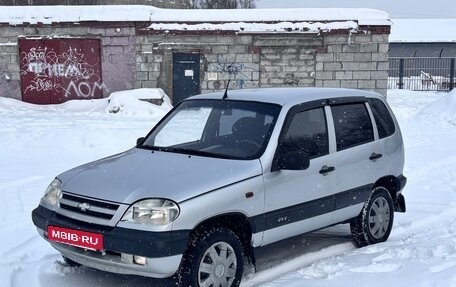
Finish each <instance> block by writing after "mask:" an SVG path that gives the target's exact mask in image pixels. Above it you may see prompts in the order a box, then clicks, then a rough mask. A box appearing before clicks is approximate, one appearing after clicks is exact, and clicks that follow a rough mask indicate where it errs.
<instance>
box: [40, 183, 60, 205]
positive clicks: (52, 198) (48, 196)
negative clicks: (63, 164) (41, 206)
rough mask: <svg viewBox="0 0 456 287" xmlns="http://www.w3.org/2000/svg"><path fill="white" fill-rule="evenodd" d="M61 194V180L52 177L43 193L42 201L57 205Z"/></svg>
mask: <svg viewBox="0 0 456 287" xmlns="http://www.w3.org/2000/svg"><path fill="white" fill-rule="evenodd" d="M61 196H62V182H61V181H60V180H58V179H57V178H56V179H54V180H53V181H52V182H51V183H50V184H49V186H48V187H47V189H46V191H45V192H44V195H43V198H42V199H43V201H44V202H45V203H47V204H48V205H50V206H54V207H55V206H57V204H58V202H59V199H60V197H61Z"/></svg>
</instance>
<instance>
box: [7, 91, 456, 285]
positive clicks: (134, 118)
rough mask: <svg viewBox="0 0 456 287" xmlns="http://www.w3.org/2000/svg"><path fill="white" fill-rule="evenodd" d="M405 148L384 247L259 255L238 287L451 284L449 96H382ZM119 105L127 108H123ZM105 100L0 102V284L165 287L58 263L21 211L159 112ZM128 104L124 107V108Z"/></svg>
mask: <svg viewBox="0 0 456 287" xmlns="http://www.w3.org/2000/svg"><path fill="white" fill-rule="evenodd" d="M389 102H390V104H391V105H392V107H393V109H394V110H395V112H396V116H397V117H398V119H399V121H400V124H401V127H402V132H403V135H404V140H405V146H406V167H405V172H404V173H405V175H406V176H407V177H408V180H409V182H408V185H407V187H406V189H405V197H406V202H407V209H408V210H407V213H405V214H399V213H396V214H395V216H396V218H395V226H394V228H393V232H392V234H391V237H390V239H389V241H388V242H386V243H383V244H378V245H375V246H369V247H365V248H362V249H355V247H354V246H353V244H352V243H351V240H350V236H349V231H348V228H347V226H344V225H341V226H336V227H333V228H330V229H326V230H323V231H319V232H317V233H313V234H310V235H305V236H301V237H297V238H293V239H290V240H287V241H284V242H280V243H277V244H274V245H272V246H270V247H268V248H263V250H260V255H259V258H258V261H259V266H258V272H257V273H252V272H248V273H247V274H246V276H245V278H244V281H243V284H242V285H243V286H245V287H246V286H268V287H269V286H271V287H272V286H336V285H337V286H370V287H372V286H390V285H391V286H393V284H394V285H397V284H401V286H423V287H424V286H426V287H428V286H445V287H446V286H456V92H455V93H452V94H435V93H417V92H407V91H390V92H389ZM127 104H128V103H127ZM106 106H107V102H104V101H96V102H93V103H87V102H86V103H69V104H64V105H62V106H51V107H37V106H32V105H28V104H23V103H18V102H15V101H12V100H8V99H4V98H0V135H1V136H0V196H1V199H0V222H1V223H2V224H1V226H0V286H27V287H28V286H46V287H53V286H78V287H80V286H100V287H103V286H144V285H145V284H149V285H150V284H152V285H151V286H169V285H172V284H173V282H172V280H152V282H151V280H150V279H145V278H142V277H136V276H120V275H114V274H109V273H105V272H101V271H96V270H91V269H89V268H79V269H74V268H70V267H66V266H64V265H62V264H61V260H60V256H59V255H58V253H57V252H56V251H55V250H53V249H52V248H51V247H50V246H49V244H47V243H46V242H45V241H44V240H42V239H41V238H40V237H39V236H38V234H37V233H36V230H35V228H34V226H33V224H32V222H31V218H30V213H31V211H32V209H33V208H35V207H36V206H37V204H38V202H39V199H40V197H41V195H42V193H43V191H44V189H45V188H46V186H47V185H48V183H49V182H50V181H51V180H52V179H53V177H54V176H55V175H56V174H58V173H60V172H62V171H64V170H67V169H69V168H71V167H74V166H76V165H79V164H82V163H84V162H87V161H90V160H94V159H97V158H100V157H103V156H107V155H110V154H113V153H116V152H119V151H122V150H125V149H127V148H129V147H131V146H133V145H134V143H135V141H136V138H137V137H140V136H143V135H145V134H146V133H147V132H148V130H149V129H150V128H151V127H152V126H153V125H154V124H155V123H156V122H157V121H158V120H159V119H160V117H161V116H162V115H163V114H164V110H157V109H148V108H142V109H141V113H139V114H134V113H133V112H132V111H131V110H128V109H121V111H120V112H118V113H116V114H112V113H109V112H106V110H109V109H108V108H107V107H106ZM127 106H128V105H127Z"/></svg>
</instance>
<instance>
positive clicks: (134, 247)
mask: <svg viewBox="0 0 456 287" xmlns="http://www.w3.org/2000/svg"><path fill="white" fill-rule="evenodd" d="M32 220H33V223H34V224H35V226H36V227H37V229H38V232H39V234H40V235H41V236H42V237H43V238H44V239H46V240H47V241H48V242H49V243H50V244H51V245H52V246H53V247H54V248H55V249H57V250H58V251H59V252H60V253H61V254H62V255H63V256H65V257H67V258H69V259H71V260H73V261H75V262H77V263H79V264H82V265H85V266H88V267H92V268H95V269H99V270H103V271H108V272H113V273H119V274H134V275H141V276H146V277H154V278H167V277H170V276H172V275H174V274H175V273H176V271H177V269H178V268H179V265H180V262H181V259H182V254H183V253H184V251H185V248H186V245H187V239H188V235H189V233H190V231H167V232H152V231H144V230H135V229H127V228H121V227H114V228H112V227H107V226H99V225H94V224H88V223H85V222H80V221H77V220H74V219H70V218H66V217H63V216H61V215H59V214H57V213H55V212H54V211H52V210H49V209H47V208H44V207H42V206H38V207H37V208H36V209H35V210H33V212H32ZM48 226H59V227H63V228H69V229H73V230H83V231H88V232H93V233H99V234H102V235H103V241H104V248H105V250H103V251H102V252H98V251H91V250H86V249H83V248H79V247H74V246H71V245H67V244H62V243H57V242H53V241H52V242H51V241H49V240H48V237H47V227H48ZM133 256H140V257H143V259H145V260H144V261H145V262H143V264H138V263H136V262H135V260H134V259H133Z"/></svg>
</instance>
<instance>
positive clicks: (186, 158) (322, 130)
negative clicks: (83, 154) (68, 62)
mask: <svg viewBox="0 0 456 287" xmlns="http://www.w3.org/2000/svg"><path fill="white" fill-rule="evenodd" d="M403 165H404V148H403V142H402V137H401V133H400V130H399V126H398V124H397V121H396V120H395V118H394V116H393V114H392V112H391V109H390V108H389V107H388V105H387V103H386V102H385V99H384V98H383V97H382V96H381V95H379V94H376V93H372V92H366V91H359V90H346V89H320V88H295V89H290V88H278V89H255V90H239V91H229V92H228V96H227V97H226V95H223V94H222V93H213V94H206V95H199V96H195V97H192V98H189V99H187V100H185V101H183V102H181V103H179V104H178V105H177V106H176V107H175V108H174V109H173V110H172V111H170V113H169V114H168V115H167V116H166V117H164V118H163V119H162V120H161V121H160V122H159V123H158V124H157V125H156V126H155V127H154V128H153V129H152V131H151V132H150V133H149V134H148V135H147V137H145V138H140V139H138V142H137V146H136V147H134V148H132V149H130V150H128V151H126V152H123V153H120V154H117V155H114V156H111V157H108V158H105V159H101V160H98V161H95V162H92V163H88V164H85V165H83V166H80V167H77V168H74V169H72V170H69V171H67V172H64V173H62V174H61V175H59V176H57V177H56V179H55V180H54V181H52V183H51V184H50V185H49V187H48V189H47V190H46V192H45V194H44V196H43V198H42V199H41V202H40V204H39V206H38V207H37V208H36V209H35V210H34V211H33V214H32V217H33V222H34V224H35V225H36V226H37V228H38V231H39V233H40V234H41V236H42V237H43V238H44V239H46V240H47V241H48V242H49V243H50V244H51V245H52V246H53V247H54V248H55V249H57V250H58V251H60V252H61V254H62V255H63V257H64V259H65V261H66V262H67V263H68V264H70V265H79V264H82V265H86V266H89V267H93V268H96V269H101V270H105V271H110V272H115V273H123V274H136V275H143V276H149V277H157V278H165V277H170V276H173V275H174V274H177V278H178V281H179V284H180V285H181V286H238V285H239V284H240V281H241V278H242V272H243V266H244V260H245V259H246V258H247V259H251V260H252V262H255V260H254V259H255V258H254V254H255V253H254V249H255V248H257V247H261V246H265V245H268V244H270V243H273V242H276V241H279V240H282V239H285V238H289V237H292V236H295V235H298V234H301V233H305V232H310V231H313V230H316V229H320V228H323V227H326V226H330V225H334V224H338V223H350V226H351V232H352V234H353V239H354V242H355V243H356V245H357V246H360V247H361V246H365V245H368V244H374V243H378V242H383V241H385V240H386V239H387V238H388V236H389V234H390V232H391V228H392V226H393V214H394V211H398V212H405V201H404V197H403V195H402V194H401V190H402V189H403V187H404V186H405V183H406V178H405V177H404V176H403V175H402V170H403Z"/></svg>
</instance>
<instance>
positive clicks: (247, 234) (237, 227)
mask: <svg viewBox="0 0 456 287" xmlns="http://www.w3.org/2000/svg"><path fill="white" fill-rule="evenodd" d="M209 226H221V227H226V228H228V229H230V230H232V231H233V232H234V233H235V234H236V235H237V236H238V237H239V239H240V240H241V242H242V245H243V247H244V254H245V255H247V257H248V258H249V259H250V260H251V261H252V263H254V264H255V255H254V252H253V246H252V235H253V233H252V230H253V229H252V226H251V224H250V222H249V220H248V218H247V216H246V215H244V214H242V213H240V212H239V213H238V212H232V213H225V214H219V215H216V216H213V217H211V218H208V219H205V220H204V221H202V222H200V223H198V225H196V226H195V228H194V229H193V230H192V232H191V233H194V232H198V231H199V230H201V229H204V228H207V227H209Z"/></svg>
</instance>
